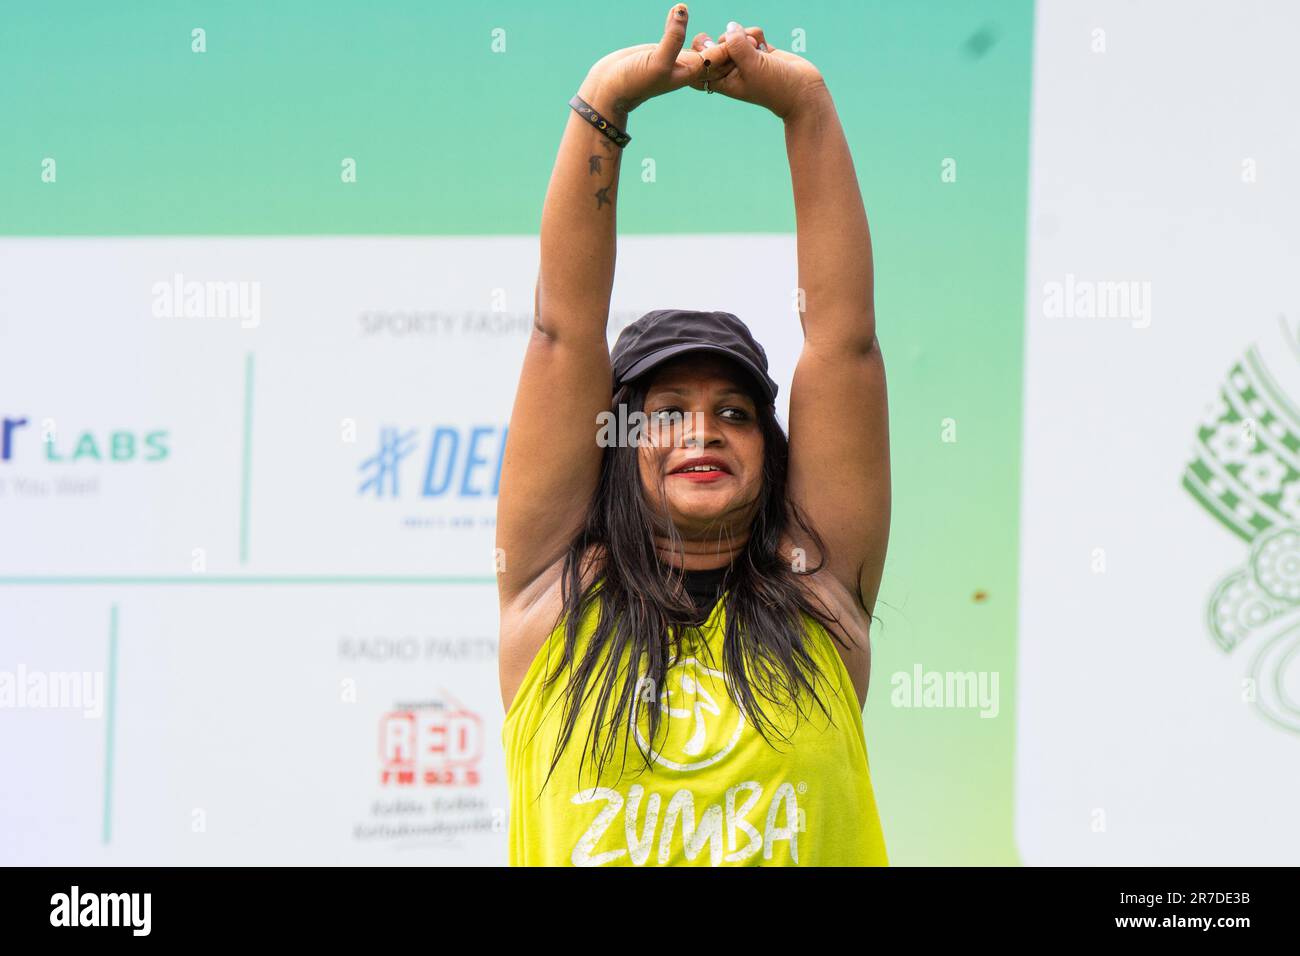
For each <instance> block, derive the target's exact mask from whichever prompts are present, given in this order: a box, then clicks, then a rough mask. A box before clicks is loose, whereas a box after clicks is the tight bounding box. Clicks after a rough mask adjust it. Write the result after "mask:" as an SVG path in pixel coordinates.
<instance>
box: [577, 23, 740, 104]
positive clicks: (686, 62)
mask: <svg viewBox="0 0 1300 956" xmlns="http://www.w3.org/2000/svg"><path fill="white" fill-rule="evenodd" d="M689 16H690V14H689V11H688V10H687V9H686V4H684V3H678V4H675V5H674V6H673V8H672V9H671V10H669V11H668V23H667V25H666V26H665V27H664V35H663V37H662V39H660V40H659V42H658V43H641V44H638V45H636V46H630V47H625V48H624V49H622V50H615V51H614V52H613V53H610V54H608V55H606V56H604V57H601V58H600V59H599V60H597V61H596V63H595V65H594V66H592V68H591V70H590V71H588V73H587V82H586V84H584V85H585V86H587V87H588V88H595V89H599V90H600V91H601V94H602V96H604V97H605V98H606V99H607V101H608V102H609V103H611V104H612V105H613V109H614V111H615V112H619V113H630V112H632V110H634V109H636V108H637V107H638V106H640V105H641V104H642V103H644V102H645V101H646V100H648V99H650V98H652V97H655V96H660V95H662V94H664V93H671V92H672V91H673V90H679V89H681V88H682V87H683V86H698V85H699V84H701V83H702V82H703V80H704V77H705V69H706V66H707V67H708V68H709V69H717V68H718V67H720V66H722V65H723V64H727V63H729V62H730V54H729V53H728V51H727V49H726V48H724V47H718V48H716V49H714V50H710V51H709V52H708V53H707V54H705V53H699V52H697V51H695V50H693V49H685V50H683V49H682V47H683V46H684V44H685V43H686V23H687V21H688V19H689ZM706 60H707V61H708V63H707V64H706Z"/></svg>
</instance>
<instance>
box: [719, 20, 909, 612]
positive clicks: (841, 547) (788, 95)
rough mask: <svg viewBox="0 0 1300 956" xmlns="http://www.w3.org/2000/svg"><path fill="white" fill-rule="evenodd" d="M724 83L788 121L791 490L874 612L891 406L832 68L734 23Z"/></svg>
mask: <svg viewBox="0 0 1300 956" xmlns="http://www.w3.org/2000/svg"><path fill="white" fill-rule="evenodd" d="M726 45H727V47H728V48H729V49H730V51H731V57H732V60H733V62H734V68H735V72H734V74H733V76H731V77H728V78H727V80H726V81H724V83H723V84H720V85H719V89H720V91H722V92H725V93H727V94H728V95H731V96H734V97H736V98H737V99H744V100H746V101H748V102H752V103H755V104H757V105H761V106H765V107H766V108H768V109H770V110H771V111H772V112H773V113H775V114H776V115H777V116H778V117H780V118H781V119H782V121H783V122H784V124H785V142H786V153H787V155H788V157H789V161H790V178H791V181H792V184H793V187H794V207H795V222H796V227H797V230H798V256H799V288H800V289H801V290H802V296H801V301H802V304H803V311H802V314H801V321H802V324H803V333H804V345H803V349H802V351H801V352H800V355H799V362H798V364H797V365H796V367H795V373H794V382H793V384H792V386H791V389H790V423H789V424H790V483H789V495H790V498H791V500H792V501H794V502H795V503H796V504H797V505H798V506H799V507H801V508H802V509H803V510H804V512H805V513H806V514H807V515H808V516H809V518H810V519H811V520H812V521H813V523H814V525H815V527H816V528H817V530H818V531H819V532H820V533H821V535H822V537H823V538H824V539H825V543H826V546H827V549H828V551H829V554H828V555H827V558H828V567H829V570H830V571H831V573H832V574H833V575H834V576H835V577H836V578H837V579H839V580H840V581H841V582H843V583H844V584H845V586H846V587H848V588H849V589H850V590H851V591H853V592H854V593H856V594H857V597H858V600H859V601H860V603H861V604H862V606H863V607H864V608H865V609H866V610H867V611H868V612H869V613H870V612H871V611H872V610H873V609H874V607H875V603H876V596H877V593H878V592H879V589H880V578H881V573H882V571H883V569H884V563H885V551H886V545H887V542H888V538H889V520H890V475H889V412H888V407H887V403H886V398H885V367H884V362H883V360H882V359H881V354H880V347H879V344H878V343H877V341H876V313H875V304H874V291H873V272H872V262H871V234H870V232H869V231H868V229H867V214H866V210H865V208H864V207H863V203H862V195H861V193H860V191H859V188H858V179H857V174H856V173H855V172H854V169H853V157H852V156H851V155H850V153H849V146H848V142H847V141H846V140H845V138H844V130H843V129H842V128H841V126H840V121H839V116H838V115H837V113H836V111H835V104H834V103H833V102H832V100H831V95H830V92H829V90H828V88H827V86H826V83H825V81H824V79H823V78H822V76H821V74H820V72H818V71H817V69H816V68H815V67H813V65H812V64H811V63H809V62H808V61H807V60H805V59H803V58H802V57H799V56H796V55H795V54H793V53H788V52H786V51H784V50H778V49H768V50H766V51H760V50H754V49H751V48H750V47H749V46H748V45H746V44H744V43H743V42H742V41H741V35H740V33H739V32H736V33H734V34H733V33H729V34H728V35H727V37H726Z"/></svg>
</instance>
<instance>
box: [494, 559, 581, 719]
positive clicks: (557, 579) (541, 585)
mask: <svg viewBox="0 0 1300 956" xmlns="http://www.w3.org/2000/svg"><path fill="white" fill-rule="evenodd" d="M594 556H595V552H594V551H590V552H588V557H589V558H593V557H594ZM585 563H586V564H587V565H588V569H587V571H586V573H585V574H584V575H583V586H584V587H586V586H588V585H590V584H591V582H592V580H593V579H594V578H595V575H596V571H595V569H594V562H593V561H590V560H589V561H587V562H585ZM563 572H564V559H563V558H560V559H559V560H557V561H555V562H554V563H552V564H551V565H550V566H548V567H547V568H546V570H544V571H543V572H542V573H541V574H539V575H538V576H537V577H536V578H535V579H534V580H533V581H532V583H531V584H529V585H528V587H526V588H524V589H523V591H521V592H520V593H519V595H518V597H516V598H515V600H513V601H511V602H509V603H507V604H503V605H502V606H501V628H500V632H499V638H498V671H499V676H500V679H501V700H502V703H503V705H504V706H505V710H506V712H507V713H508V712H509V710H510V705H511V703H513V701H514V698H515V694H516V693H517V692H518V690H519V686H520V685H521V684H523V682H524V678H525V677H526V676H527V675H528V669H529V668H530V667H531V666H532V664H533V661H534V660H535V659H536V658H537V654H538V652H540V651H541V649H542V645H543V644H545V643H546V640H547V638H548V637H550V635H551V631H552V630H554V628H555V625H556V623H557V622H558V620H559V616H560V611H561V609H562V608H563V606H564V592H563V589H562V583H563Z"/></svg>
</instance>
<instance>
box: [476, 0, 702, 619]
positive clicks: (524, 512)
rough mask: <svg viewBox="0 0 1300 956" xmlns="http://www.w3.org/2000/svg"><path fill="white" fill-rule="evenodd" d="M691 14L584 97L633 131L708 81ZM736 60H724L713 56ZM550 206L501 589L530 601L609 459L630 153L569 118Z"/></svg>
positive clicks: (510, 471) (618, 63)
mask: <svg viewBox="0 0 1300 956" xmlns="http://www.w3.org/2000/svg"><path fill="white" fill-rule="evenodd" d="M686 23H687V13H686V7H685V5H684V4H676V5H675V6H674V7H673V8H672V9H671V10H670V11H669V13H668V22H667V25H666V27H665V31H664V35H663V38H662V39H661V40H660V41H659V42H657V43H645V44H641V45H639V46H634V47H628V48H626V49H623V50H618V51H615V52H614V53H611V54H609V55H608V56H606V57H604V58H602V59H601V60H600V61H598V62H597V63H596V64H595V66H593V67H592V68H591V70H590V71H589V72H588V74H587V77H586V79H585V80H584V81H583V83H582V84H581V86H580V87H579V89H578V95H579V96H581V97H582V99H583V100H585V101H586V102H587V103H588V104H590V105H591V107H593V108H594V109H595V110H596V112H598V113H599V114H601V115H602V116H604V117H605V118H606V119H607V120H608V121H609V122H611V123H613V124H614V125H615V126H617V127H619V128H620V129H623V130H624V131H626V132H629V133H630V132H631V131H630V130H628V129H627V122H628V114H629V113H631V111H632V110H633V109H635V108H636V107H637V106H638V105H640V104H641V103H643V102H645V100H647V99H649V98H650V97H652V96H658V95H660V94H661V93H666V92H669V91H671V90H674V89H678V88H680V87H682V86H685V85H687V84H688V83H692V82H695V81H698V80H699V79H700V77H701V75H702V71H703V59H702V58H701V56H699V55H698V54H696V53H693V52H691V51H689V50H687V51H685V52H682V46H683V44H684V42H685V38H686ZM710 59H711V60H712V61H713V62H714V63H718V62H722V61H725V60H726V54H725V51H723V52H720V53H715V54H713V55H712V56H711V57H710ZM568 113H569V115H568V117H567V120H566V125H565V128H564V135H563V139H562V140H561V142H560V149H559V153H558V155H557V156H556V160H555V166H554V169H553V170H552V172H551V181H550V185H549V186H548V188H547V191H546V201H545V204H544V205H543V207H542V224H541V267H540V273H539V276H538V279H537V286H536V291H535V303H534V306H535V309H534V320H533V330H532V335H531V337H530V339H529V341H528V346H527V350H526V352H525V354H524V364H523V369H522V371H521V373H520V376H519V384H518V388H517V391H516V394H515V403H514V409H513V411H512V412H511V416H510V428H509V432H508V434H507V438H506V448H505V457H504V461H503V462H502V472H501V485H500V495H499V498H498V502H497V534H496V546H497V548H498V549H499V552H498V553H499V558H498V562H499V563H498V576H497V580H498V590H499V597H500V600H501V603H502V606H503V607H504V606H506V605H512V604H514V603H515V602H517V601H520V600H521V599H522V600H523V601H524V602H525V603H526V602H527V600H528V597H529V593H528V592H529V587H530V585H532V584H533V583H534V582H535V581H536V580H537V579H538V577H539V576H540V575H541V574H542V573H543V572H544V571H546V570H547V569H548V568H549V567H551V566H552V565H553V564H554V563H555V562H556V561H557V560H558V559H559V558H560V557H561V556H562V555H563V553H564V550H565V547H566V546H567V544H568V542H569V540H570V539H571V538H572V536H573V535H574V534H576V533H577V531H578V530H579V528H580V527H581V526H582V523H583V521H584V520H585V517H586V514H587V511H588V509H589V508H590V505H591V498H592V495H593V493H594V491H595V489H596V483H597V480H598V478H599V475H600V460H601V455H602V449H601V448H600V447H599V445H597V443H596V435H597V423H596V416H597V415H598V414H599V413H600V412H601V411H604V410H606V409H608V407H609V400H610V383H611V372H610V364H609V348H608V345H607V333H606V324H607V322H608V319H609V303H610V295H611V292H612V287H613V282H614V256H615V216H614V210H615V207H616V205H617V199H618V181H619V169H620V161H621V158H622V152H623V150H622V148H620V147H619V146H617V145H615V144H614V143H613V141H612V140H610V139H609V138H608V137H607V136H606V135H605V134H604V133H602V132H601V131H600V130H598V129H596V128H595V127H594V126H593V125H592V123H591V122H590V121H589V120H588V119H585V118H584V117H582V116H581V115H579V114H578V112H577V111H575V110H572V109H570V110H568Z"/></svg>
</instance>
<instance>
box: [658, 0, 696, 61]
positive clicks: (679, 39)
mask: <svg viewBox="0 0 1300 956" xmlns="http://www.w3.org/2000/svg"><path fill="white" fill-rule="evenodd" d="M687 19H688V15H687V11H686V4H684V3H679V4H676V5H675V6H674V7H673V8H672V9H671V10H669V11H668V22H667V23H666V24H664V36H663V39H662V40H660V41H659V46H658V47H656V48H655V51H654V54H653V55H652V57H651V59H652V61H653V62H654V64H655V66H657V67H659V69H661V70H663V72H664V73H667V72H669V71H670V70H671V69H672V68H673V64H674V63H676V62H677V54H679V53H681V52H682V46H683V45H685V43H686V21H687Z"/></svg>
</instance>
